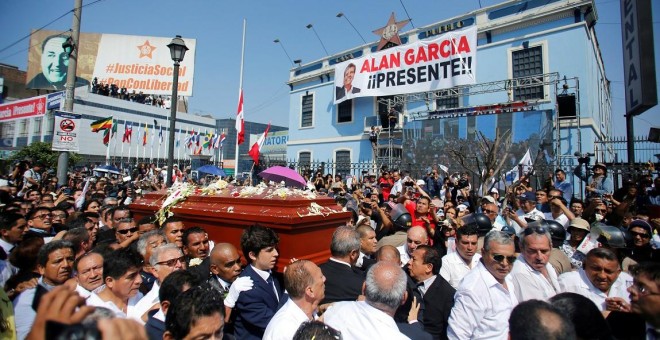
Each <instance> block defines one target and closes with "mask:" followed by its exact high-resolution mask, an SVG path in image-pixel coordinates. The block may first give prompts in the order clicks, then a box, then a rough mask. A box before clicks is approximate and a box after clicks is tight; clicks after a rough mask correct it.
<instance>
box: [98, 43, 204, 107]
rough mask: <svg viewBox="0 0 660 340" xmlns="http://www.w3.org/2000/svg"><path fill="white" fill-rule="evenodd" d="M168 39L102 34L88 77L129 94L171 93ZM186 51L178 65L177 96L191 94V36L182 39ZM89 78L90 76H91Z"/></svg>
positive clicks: (193, 62) (171, 69) (193, 50)
mask: <svg viewBox="0 0 660 340" xmlns="http://www.w3.org/2000/svg"><path fill="white" fill-rule="evenodd" d="M171 41H172V38H160V37H144V36H133V35H116V34H103V35H101V41H100V42H99V49H98V53H97V55H96V64H95V66H94V74H93V75H92V77H93V78H94V77H96V78H98V81H99V83H109V84H116V85H117V86H119V88H122V87H125V88H126V89H127V90H128V92H129V93H132V92H133V91H135V92H136V93H139V92H144V93H149V94H156V95H171V94H172V75H173V73H174V72H173V71H174V62H173V61H172V57H171V56H170V49H169V48H168V47H167V45H168V44H169V43H170V42H171ZM184 41H185V43H186V47H188V51H187V52H186V54H185V56H184V58H183V61H182V62H181V63H180V64H181V65H180V67H179V93H178V94H179V95H180V96H192V91H193V75H194V74H195V47H196V44H197V41H196V40H195V39H188V38H184ZM93 78H92V79H93Z"/></svg>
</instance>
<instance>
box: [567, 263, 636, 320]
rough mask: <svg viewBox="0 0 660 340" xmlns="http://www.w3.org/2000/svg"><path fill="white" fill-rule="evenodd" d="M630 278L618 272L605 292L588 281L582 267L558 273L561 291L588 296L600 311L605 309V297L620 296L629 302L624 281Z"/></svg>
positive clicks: (628, 294) (630, 277)
mask: <svg viewBox="0 0 660 340" xmlns="http://www.w3.org/2000/svg"><path fill="white" fill-rule="evenodd" d="M632 280H633V278H632V276H630V275H628V273H625V272H621V273H619V277H618V278H617V279H616V281H614V283H613V284H612V287H610V291H609V292H608V293H607V294H605V293H604V292H603V291H601V290H600V289H598V288H596V287H595V286H594V285H593V284H592V283H591V281H589V278H588V277H587V273H586V272H585V271H584V269H582V268H580V269H579V270H578V271H575V272H568V273H564V274H561V275H559V285H560V286H561V291H562V292H568V293H577V294H580V295H583V296H586V297H588V298H589V300H591V301H593V302H594V303H595V304H596V307H598V309H600V311H601V312H603V311H605V310H606V309H607V308H606V307H607V306H606V305H605V299H607V298H613V297H620V298H623V299H624V300H626V302H627V303H630V293H628V290H627V287H626V281H632Z"/></svg>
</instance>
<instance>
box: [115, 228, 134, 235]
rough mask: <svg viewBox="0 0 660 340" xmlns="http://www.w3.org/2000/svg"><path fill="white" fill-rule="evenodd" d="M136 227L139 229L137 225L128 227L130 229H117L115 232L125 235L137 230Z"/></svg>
mask: <svg viewBox="0 0 660 340" xmlns="http://www.w3.org/2000/svg"><path fill="white" fill-rule="evenodd" d="M138 229H139V228H138V227H133V228H130V229H124V230H117V232H118V233H120V234H122V235H126V234H128V233H136V232H137V231H138Z"/></svg>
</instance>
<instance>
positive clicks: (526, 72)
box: [511, 46, 545, 100]
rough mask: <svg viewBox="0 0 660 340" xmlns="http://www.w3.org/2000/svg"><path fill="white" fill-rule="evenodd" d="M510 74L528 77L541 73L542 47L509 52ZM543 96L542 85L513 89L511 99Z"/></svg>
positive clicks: (516, 76)
mask: <svg viewBox="0 0 660 340" xmlns="http://www.w3.org/2000/svg"><path fill="white" fill-rule="evenodd" d="M511 68H512V70H511V71H512V76H513V77H514V78H518V77H529V76H534V75H541V74H543V47H542V46H536V47H530V48H525V49H522V50H518V51H513V52H512V53H511ZM543 98H545V94H544V89H543V85H539V86H532V87H527V88H522V89H514V92H513V100H530V99H543Z"/></svg>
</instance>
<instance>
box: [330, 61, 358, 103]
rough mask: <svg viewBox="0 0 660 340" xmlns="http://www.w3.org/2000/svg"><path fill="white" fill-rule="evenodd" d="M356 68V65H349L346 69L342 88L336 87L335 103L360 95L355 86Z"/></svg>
mask: <svg viewBox="0 0 660 340" xmlns="http://www.w3.org/2000/svg"><path fill="white" fill-rule="evenodd" d="M356 68H357V67H356V66H355V64H353V63H349V64H348V65H347V66H346V68H345V69H344V78H343V82H342V84H341V86H336V91H335V92H336V93H335V101H339V100H341V99H344V100H346V99H352V98H353V94H356V93H360V89H359V88H357V87H355V86H353V79H355V71H356ZM335 84H337V81H335ZM344 97H345V98H344ZM342 101H343V100H342Z"/></svg>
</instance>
